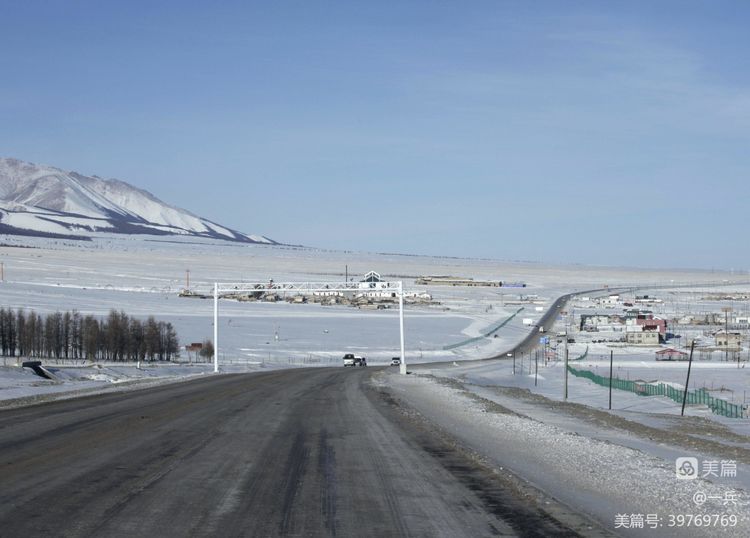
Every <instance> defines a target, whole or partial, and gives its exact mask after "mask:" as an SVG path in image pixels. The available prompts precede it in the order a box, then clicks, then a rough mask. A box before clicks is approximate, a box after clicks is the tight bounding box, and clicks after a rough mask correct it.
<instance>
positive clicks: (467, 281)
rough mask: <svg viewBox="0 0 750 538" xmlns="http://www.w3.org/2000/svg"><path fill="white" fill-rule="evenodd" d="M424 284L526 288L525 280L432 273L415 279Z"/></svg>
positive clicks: (416, 282)
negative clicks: (513, 280) (489, 278)
mask: <svg viewBox="0 0 750 538" xmlns="http://www.w3.org/2000/svg"><path fill="white" fill-rule="evenodd" d="M414 283H415V284H419V285H422V286H469V287H473V286H484V287H490V288H500V287H505V288H525V287H526V284H525V283H524V282H503V281H502V280H474V279H473V278H469V277H461V276H446V275H432V276H420V277H417V279H416V280H415V281H414Z"/></svg>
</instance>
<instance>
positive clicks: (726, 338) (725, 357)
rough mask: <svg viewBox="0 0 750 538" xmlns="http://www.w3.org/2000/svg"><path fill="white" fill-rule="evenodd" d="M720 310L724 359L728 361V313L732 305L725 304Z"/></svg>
mask: <svg viewBox="0 0 750 538" xmlns="http://www.w3.org/2000/svg"><path fill="white" fill-rule="evenodd" d="M721 310H722V311H723V312H724V338H725V340H724V361H725V362H729V313H730V312H731V311H732V307H731V306H725V307H723V308H722V309H721Z"/></svg>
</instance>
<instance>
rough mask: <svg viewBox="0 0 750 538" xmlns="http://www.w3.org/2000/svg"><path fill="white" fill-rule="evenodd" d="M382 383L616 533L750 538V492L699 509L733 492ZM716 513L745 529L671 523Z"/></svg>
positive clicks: (447, 397)
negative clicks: (701, 497)
mask: <svg viewBox="0 0 750 538" xmlns="http://www.w3.org/2000/svg"><path fill="white" fill-rule="evenodd" d="M377 382H378V383H381V384H383V385H385V386H386V387H388V388H389V390H390V391H391V392H392V394H393V395H394V396H395V397H397V398H399V399H401V400H403V401H405V402H406V403H407V405H409V406H411V407H413V408H414V409H415V410H417V411H418V412H419V413H421V414H422V415H423V416H424V417H425V418H426V419H427V420H429V421H431V422H433V423H435V424H436V425H438V426H439V427H441V428H442V429H444V430H445V431H447V432H448V433H449V434H451V435H452V436H454V437H456V438H457V439H458V440H459V441H460V442H462V443H464V444H465V445H466V446H468V447H469V448H471V449H473V450H475V451H477V452H478V453H480V454H482V455H483V456H485V457H486V458H487V459H488V460H489V461H490V462H491V464H493V465H495V466H497V467H499V468H505V469H509V470H510V471H512V472H513V473H514V474H516V475H517V476H519V477H520V478H522V479H524V480H526V481H528V482H530V483H531V484H532V485H534V486H536V487H538V488H539V489H541V490H542V491H544V492H546V493H547V494H549V495H551V496H552V497H554V498H556V499H557V500H559V501H560V502H562V503H563V504H566V505H568V506H570V507H571V508H573V509H575V510H577V511H579V512H582V513H585V514H587V515H589V516H591V517H592V518H593V519H595V520H597V521H599V522H601V524H602V525H603V526H604V527H605V528H606V529H609V530H611V531H613V532H615V533H616V534H621V535H623V536H657V535H658V536H681V537H682V536H707V535H710V534H719V533H721V535H723V536H737V537H746V536H750V501H749V500H748V494H747V492H746V491H740V492H738V500H737V504H736V505H733V504H732V503H729V505H728V506H724V505H723V504H722V503H721V502H717V501H710V502H708V503H706V504H705V505H703V506H701V507H699V506H696V504H695V503H694V501H693V496H694V495H695V494H696V493H697V492H699V491H700V492H702V493H705V494H706V495H708V496H720V498H722V499H723V498H724V497H725V495H726V493H727V488H726V487H723V486H722V485H721V484H714V483H711V482H708V481H706V480H703V479H698V480H678V479H677V478H676V476H675V470H674V462H666V461H664V460H663V459H661V458H657V457H654V456H649V455H647V454H644V453H643V452H641V451H639V450H634V449H632V448H627V447H624V446H619V445H617V444H613V443H610V442H606V441H599V440H595V439H591V438H589V437H586V436H583V435H578V434H576V433H570V432H566V431H564V430H562V429H560V428H557V427H555V426H552V425H549V424H545V423H543V422H539V421H536V420H532V419H529V418H527V417H524V416H519V415H516V414H514V413H512V412H509V411H508V410H507V409H504V408H502V407H500V406H497V405H494V404H492V403H491V402H489V401H487V400H482V399H480V398H478V397H476V396H471V395H469V394H468V393H466V392H465V391H462V390H459V389H456V388H453V387H450V386H446V385H445V384H441V383H440V382H438V381H437V380H435V379H434V378H430V377H425V376H418V375H410V376H399V375H395V374H393V375H382V376H379V378H378V381H377ZM709 498H711V497H709ZM713 513H715V514H725V515H735V516H737V519H738V524H737V526H736V527H733V528H729V527H726V528H724V529H721V528H714V529H713V532H711V531H709V533H708V534H707V530H706V529H704V528H686V527H682V528H670V527H669V526H668V525H669V516H670V515H678V514H713ZM622 514H627V515H628V516H630V515H632V514H643V517H644V518H645V517H646V516H647V515H649V514H656V515H657V516H658V518H660V520H659V521H660V523H659V525H660V526H659V527H658V528H657V529H651V528H649V526H648V525H646V526H645V527H644V528H643V529H624V528H615V527H616V525H615V521H616V518H617V516H618V515H622Z"/></svg>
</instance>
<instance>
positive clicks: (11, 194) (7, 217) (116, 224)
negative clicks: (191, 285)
mask: <svg viewBox="0 0 750 538" xmlns="http://www.w3.org/2000/svg"><path fill="white" fill-rule="evenodd" d="M100 232H105V233H120V234H129V235H133V234H145V235H182V236H186V235H187V236H195V237H207V238H213V239H223V240H227V241H234V242H242V243H261V244H279V243H277V242H276V241H273V240H272V239H269V238H267V237H265V236H262V235H251V234H245V233H243V232H238V231H236V230H233V229H231V228H227V227H225V226H222V225H220V224H217V223H215V222H213V221H210V220H208V219H205V218H203V217H199V216H197V215H195V214H194V213H192V212H190V211H188V210H186V209H182V208H179V207H176V206H173V205H170V204H168V203H166V202H163V201H162V200H160V199H158V198H157V197H156V196H154V195H153V194H151V193H150V192H148V191H146V190H145V189H141V188H139V187H135V186H133V185H131V184H130V183H127V182H126V181H122V180H120V179H103V178H101V177H99V176H96V175H93V176H86V175H84V174H80V173H78V172H68V171H65V170H62V169H60V168H56V167H53V166H48V165H38V164H34V163H30V162H26V161H22V160H19V159H15V158H8V157H4V158H0V233H5V234H16V235H39V236H42V237H50V236H64V237H66V238H80V239H85V238H90V236H91V235H92V234H96V233H100Z"/></svg>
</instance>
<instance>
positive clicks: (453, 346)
mask: <svg viewBox="0 0 750 538" xmlns="http://www.w3.org/2000/svg"><path fill="white" fill-rule="evenodd" d="M522 310H523V307H521V308H519V309H518V310H516V313H515V314H512V315H511V316H509V317H508V318H507V319H505V320H503V321H501V322H500V323H497V324H496V325H493V326H491V327H490V328H489V329H487V330H486V331H484V332H483V333H482V334H481V336H475V337H473V338H469V339H468V340H462V341H461V342H458V343H456V344H448V345H447V346H443V350H444V351H448V350H450V349H456V348H457V347H461V346H466V345H468V344H473V343H474V342H479V341H480V340H482V339H484V338H487V337H488V336H490V335H491V334H492V333H494V332H497V331H499V330H500V329H502V328H503V327H505V325H506V324H507V323H509V322H510V320H512V319H513V318H515V317H516V316H517V315H518V314H520V313H521V311H522Z"/></svg>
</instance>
